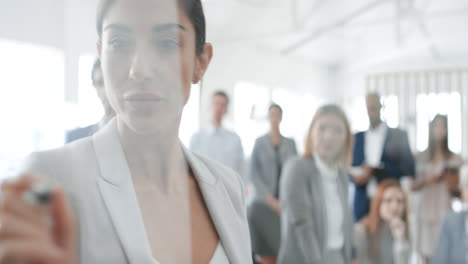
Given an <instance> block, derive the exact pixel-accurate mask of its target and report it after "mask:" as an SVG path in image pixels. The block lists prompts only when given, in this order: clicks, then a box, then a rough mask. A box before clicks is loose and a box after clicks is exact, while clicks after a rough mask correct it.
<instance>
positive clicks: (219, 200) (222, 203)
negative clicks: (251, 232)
mask: <svg viewBox="0 0 468 264" xmlns="http://www.w3.org/2000/svg"><path fill="white" fill-rule="evenodd" d="M184 152H185V156H186V158H187V160H188V162H189V164H190V166H191V168H192V171H193V173H194V176H195V178H196V179H197V182H198V185H199V187H200V190H201V192H202V195H203V198H204V201H205V204H206V206H207V208H208V211H209V213H210V216H211V219H212V221H213V224H214V225H215V228H216V231H217V232H218V235H219V238H220V240H221V243H222V245H223V247H224V250H225V252H226V255H227V256H228V258H229V260H230V262H231V263H247V262H248V260H246V259H243V256H244V254H245V243H247V242H246V241H239V240H238V239H237V240H236V238H238V237H239V234H243V233H244V232H245V231H244V230H243V229H242V223H241V222H240V218H239V216H238V215H236V214H235V212H236V211H237V210H236V209H235V208H234V206H233V205H232V203H231V202H230V200H229V199H228V197H229V194H228V192H227V190H226V188H225V187H224V185H223V184H222V181H220V180H218V179H217V177H216V176H215V175H213V173H212V172H211V171H210V170H209V169H208V168H207V167H206V165H205V164H204V163H203V161H202V160H200V159H199V158H198V157H197V156H195V155H194V154H193V153H191V152H190V151H188V150H187V149H185V148H184Z"/></svg>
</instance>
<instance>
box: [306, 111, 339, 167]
mask: <svg viewBox="0 0 468 264" xmlns="http://www.w3.org/2000/svg"><path fill="white" fill-rule="evenodd" d="M312 142H313V147H314V152H315V153H316V154H318V155H319V156H320V158H321V159H323V160H326V161H336V159H337V158H338V156H340V155H341V154H343V151H344V149H345V144H346V126H345V124H344V123H343V121H342V120H341V119H340V118H339V117H337V116H336V115H333V114H325V115H323V116H321V117H319V118H318V119H317V120H316V123H315V124H314V127H313V129H312Z"/></svg>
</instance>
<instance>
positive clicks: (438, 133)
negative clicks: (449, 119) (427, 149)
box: [432, 118, 447, 141]
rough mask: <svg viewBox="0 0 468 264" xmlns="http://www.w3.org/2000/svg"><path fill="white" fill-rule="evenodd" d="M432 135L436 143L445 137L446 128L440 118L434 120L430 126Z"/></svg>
mask: <svg viewBox="0 0 468 264" xmlns="http://www.w3.org/2000/svg"><path fill="white" fill-rule="evenodd" d="M432 134H433V135H434V139H435V140H436V141H441V140H443V139H445V137H446V136H447V127H446V126H445V122H444V120H443V119H442V118H437V119H436V120H434V123H433V125H432Z"/></svg>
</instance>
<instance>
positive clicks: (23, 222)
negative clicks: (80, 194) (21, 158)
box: [0, 175, 78, 264]
mask: <svg viewBox="0 0 468 264" xmlns="http://www.w3.org/2000/svg"><path fill="white" fill-rule="evenodd" d="M42 181H43V180H41V179H40V178H38V177H34V176H31V175H23V176H21V177H19V178H17V179H15V180H14V181H6V182H4V183H3V184H2V185H1V205H0V264H7V263H8V264H16V263H21V264H33V263H34V264H77V263H78V258H77V251H76V245H75V244H76V234H75V225H74V218H73V216H72V210H71V207H70V205H69V204H68V202H67V200H66V197H65V194H64V192H63V190H61V189H59V188H54V189H52V193H51V198H50V201H49V204H48V205H33V204H31V203H30V202H27V201H25V199H23V195H24V193H25V192H27V191H28V190H30V189H31V188H32V186H33V185H34V184H37V183H40V182H42Z"/></svg>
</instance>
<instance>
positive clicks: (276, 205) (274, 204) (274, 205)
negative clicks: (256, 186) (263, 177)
mask: <svg viewBox="0 0 468 264" xmlns="http://www.w3.org/2000/svg"><path fill="white" fill-rule="evenodd" d="M265 201H266V203H267V204H268V206H270V208H271V209H272V210H273V211H275V213H277V214H278V215H280V214H281V206H280V202H279V200H278V199H276V198H275V197H273V196H271V195H267V196H266V197H265Z"/></svg>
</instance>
